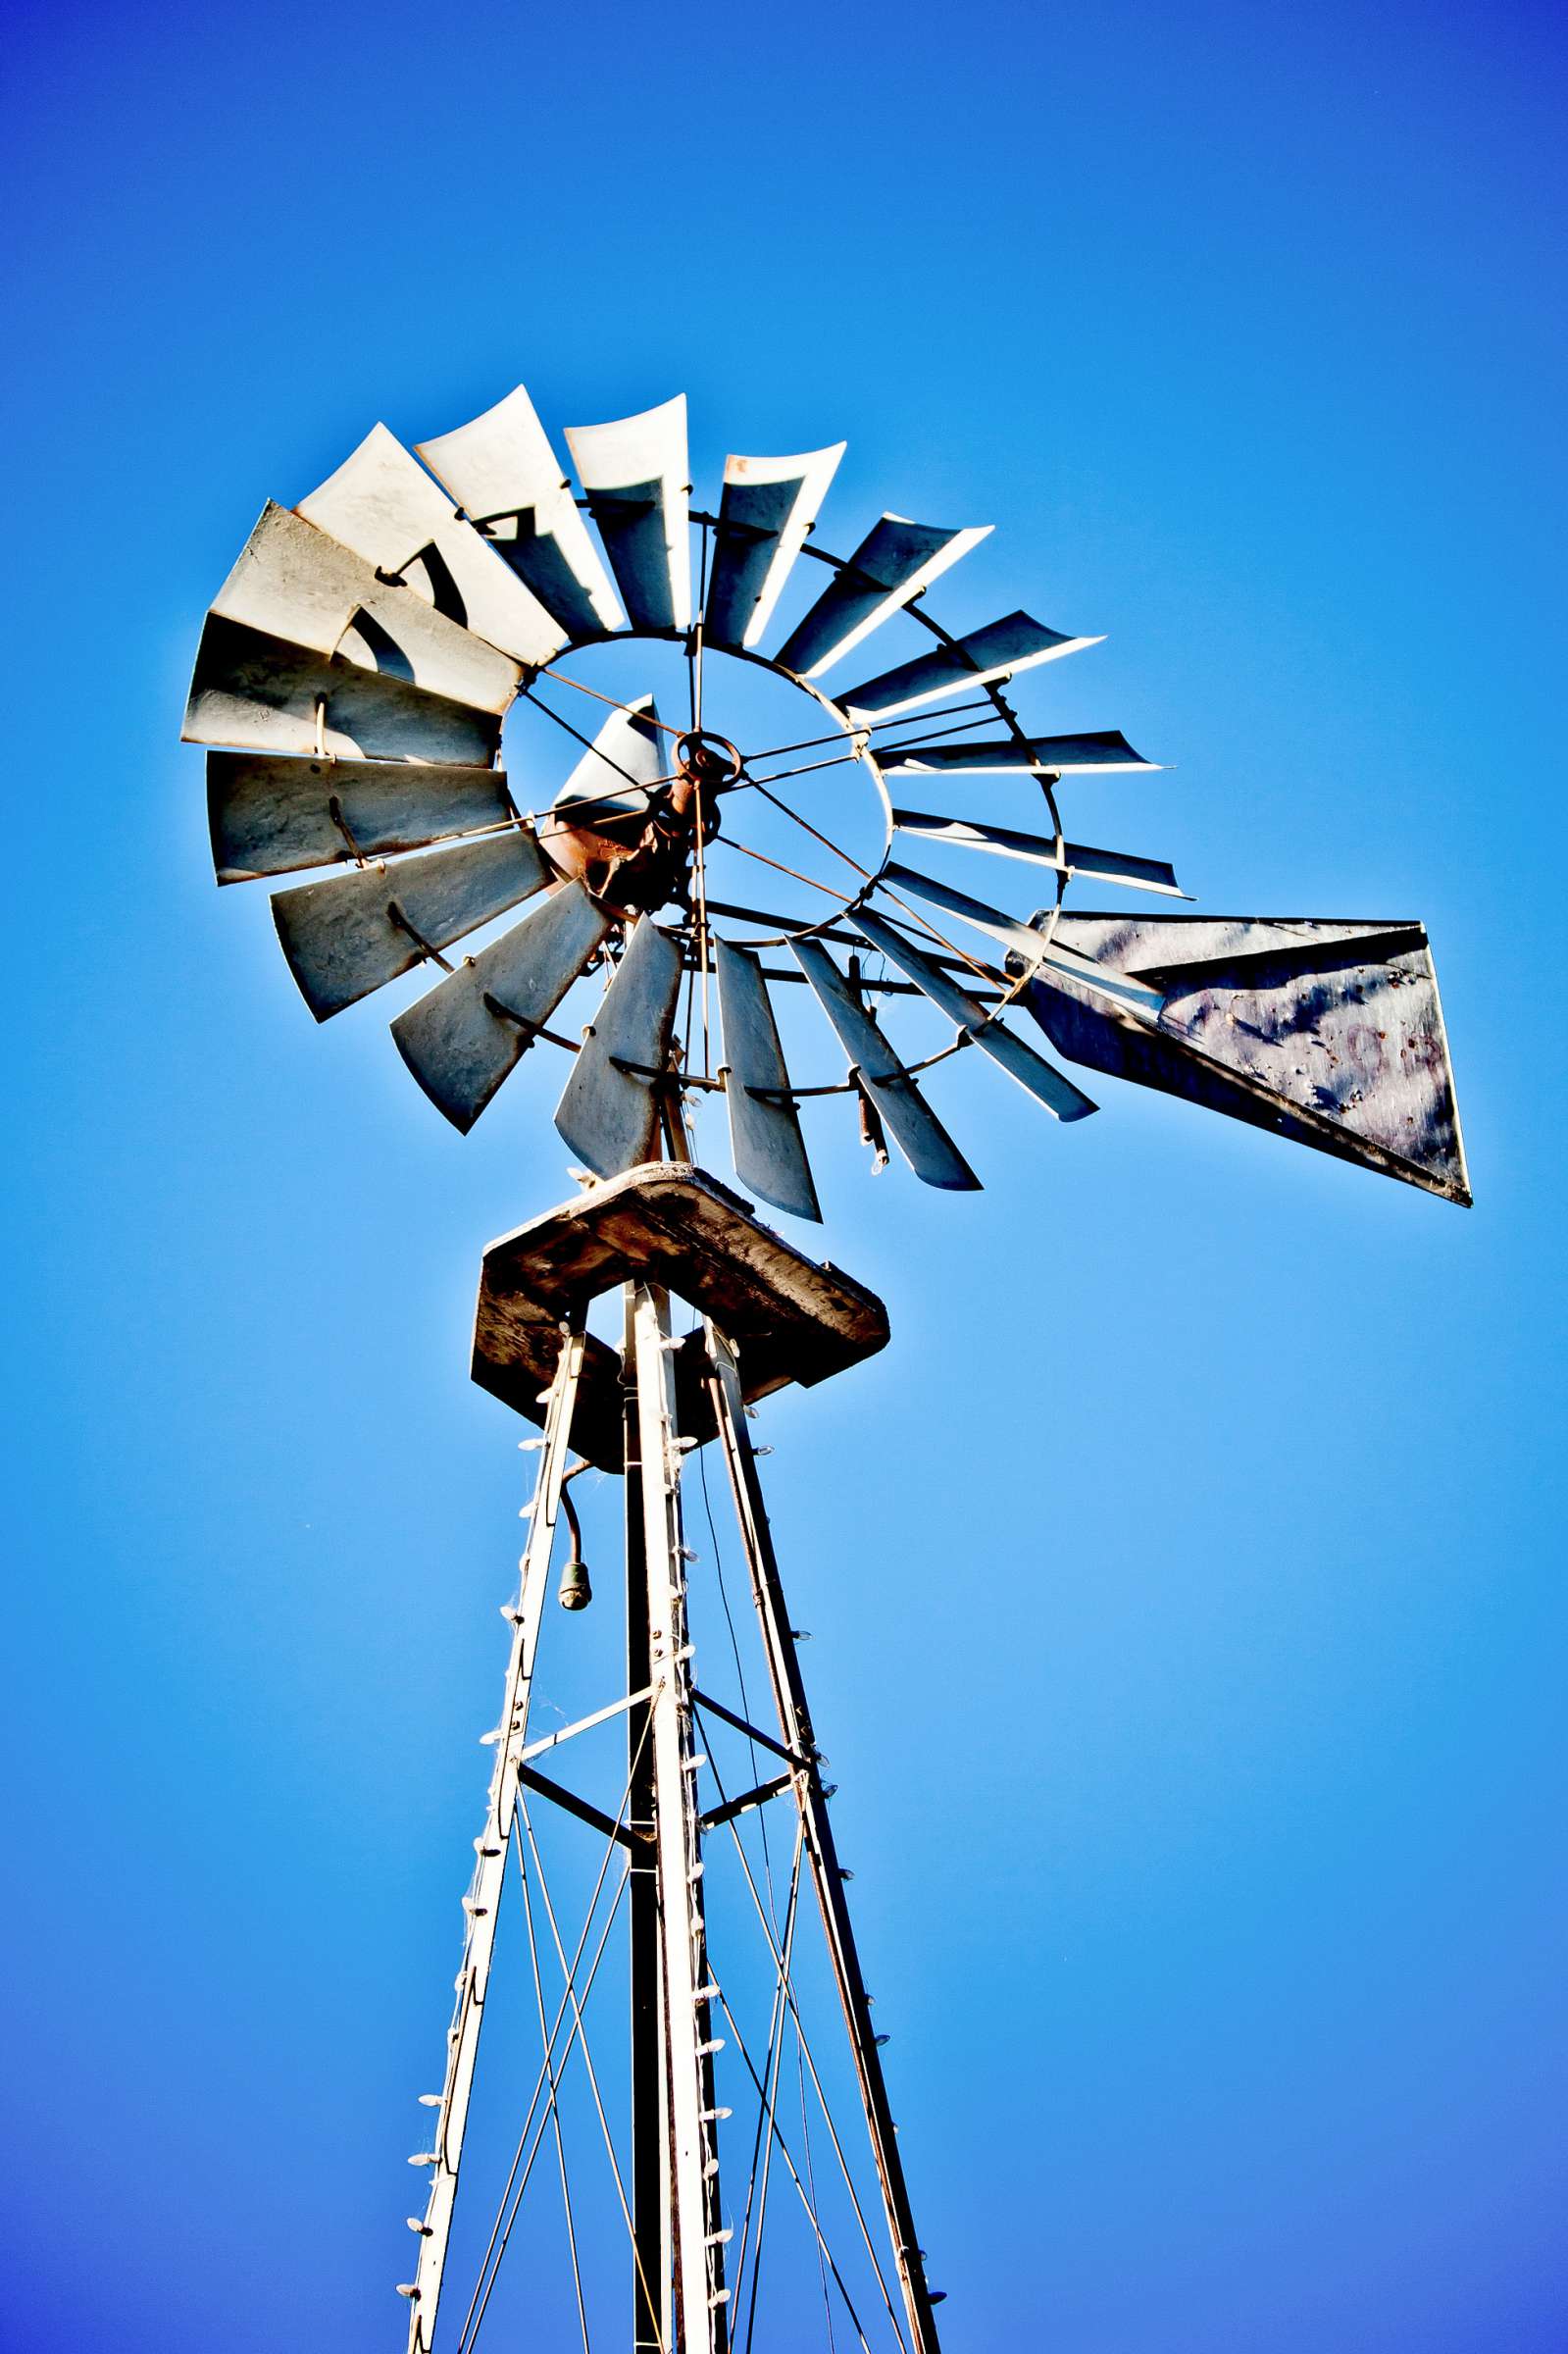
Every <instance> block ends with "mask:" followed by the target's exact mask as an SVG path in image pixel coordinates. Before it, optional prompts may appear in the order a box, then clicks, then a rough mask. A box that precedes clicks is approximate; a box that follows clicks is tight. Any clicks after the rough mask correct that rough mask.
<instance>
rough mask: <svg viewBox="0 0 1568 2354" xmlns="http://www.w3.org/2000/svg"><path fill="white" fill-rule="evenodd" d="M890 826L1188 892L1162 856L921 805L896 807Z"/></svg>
mask: <svg viewBox="0 0 1568 2354" xmlns="http://www.w3.org/2000/svg"><path fill="white" fill-rule="evenodd" d="M893 824H894V825H895V826H896V827H897V828H898V831H899V832H900V833H901V834H918V835H919V836H920V837H921V838H922V839H923V840H924V841H927V842H939V843H944V844H948V845H949V846H950V847H952V848H955V849H961V850H989V851H991V852H992V853H993V854H994V855H995V856H996V857H998V858H1022V859H1024V860H1026V861H1027V862H1028V863H1029V864H1030V865H1032V866H1050V867H1054V868H1055V869H1056V870H1057V872H1058V873H1060V874H1069V875H1084V876H1087V879H1088V880H1089V881H1090V882H1093V883H1121V884H1124V885H1125V886H1126V887H1127V889H1128V890H1130V891H1156V892H1163V893H1164V894H1165V895H1166V896H1169V897H1171V898H1177V899H1181V898H1185V897H1186V896H1187V894H1186V893H1185V892H1184V891H1183V890H1182V888H1181V886H1180V884H1179V883H1178V882H1177V880H1176V870H1175V869H1174V867H1171V866H1169V865H1167V863H1166V861H1165V860H1164V859H1163V858H1137V857H1134V856H1133V855H1132V853H1131V852H1129V851H1126V850H1094V849H1090V848H1089V846H1088V844H1087V843H1085V842H1065V841H1053V840H1052V839H1051V838H1050V837H1049V836H1046V835H1040V834H1020V833H1017V832H1015V831H1014V829H1013V828H1012V827H1011V826H983V825H980V824H979V823H977V822H975V821H972V820H971V819H969V818H961V817H936V816H934V815H930V814H928V813H927V812H926V811H925V810H923V809H895V810H894V811H893Z"/></svg>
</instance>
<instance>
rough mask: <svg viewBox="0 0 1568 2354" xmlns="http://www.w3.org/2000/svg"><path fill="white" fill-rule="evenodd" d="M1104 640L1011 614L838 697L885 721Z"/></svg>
mask: <svg viewBox="0 0 1568 2354" xmlns="http://www.w3.org/2000/svg"><path fill="white" fill-rule="evenodd" d="M1103 642H1104V640H1103V639H1101V638H1069V637H1067V636H1065V635H1064V634H1063V632H1062V631H1060V630H1048V629H1047V628H1046V627H1045V624H1044V623H1043V622H1042V621H1032V620H1031V618H1030V616H1029V615H1028V614H1027V613H1009V614H1008V615H1007V616H1006V618H1005V619H1004V620H1002V621H992V622H987V623H986V627H985V628H984V629H983V630H971V631H970V633H969V635H968V637H967V638H960V639H958V640H956V641H955V643H953V644H952V645H939V646H937V647H936V650H935V651H934V652H932V653H929V654H921V655H918V656H917V657H916V659H915V660H914V661H913V662H904V663H901V664H900V665H899V667H898V669H897V670H886V671H884V672H883V675H882V677H881V678H880V679H868V680H867V681H866V683H865V685H864V686H863V687H853V688H851V689H849V691H847V692H846V693H844V694H840V695H839V696H838V697H837V698H836V699H837V700H838V701H839V702H840V703H841V704H842V705H843V707H844V709H845V710H846V711H850V712H855V713H858V714H859V715H860V716H861V717H863V718H866V719H876V718H878V717H881V718H884V719H885V718H887V717H888V716H889V714H891V713H892V712H895V711H913V710H916V709H917V708H918V707H919V705H920V704H922V703H939V702H941V701H942V700H943V699H944V697H946V696H947V695H949V694H955V693H957V691H958V690H959V689H960V688H962V687H988V686H989V685H990V684H991V683H992V682H993V681H994V680H996V679H1010V678H1014V677H1016V675H1017V674H1018V672H1019V671H1021V670H1034V669H1035V668H1036V666H1037V664H1038V663H1041V662H1054V661H1056V660H1057V659H1058V657H1059V656H1060V655H1062V654H1076V653H1077V652H1078V651H1079V650H1080V648H1081V647H1083V646H1086V645H1100V644H1103Z"/></svg>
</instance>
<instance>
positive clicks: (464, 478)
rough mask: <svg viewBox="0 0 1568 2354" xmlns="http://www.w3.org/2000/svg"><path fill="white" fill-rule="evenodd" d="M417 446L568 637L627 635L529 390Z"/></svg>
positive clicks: (512, 394)
mask: <svg viewBox="0 0 1568 2354" xmlns="http://www.w3.org/2000/svg"><path fill="white" fill-rule="evenodd" d="M415 446H416V448H417V449H418V452H419V454H420V456H421V457H422V458H423V459H424V461H425V463H426V465H427V466H428V467H429V468H430V472H431V473H432V474H433V475H435V476H436V477H437V479H438V480H439V481H441V482H442V483H444V484H445V486H446V487H447V489H448V490H449V491H450V492H451V494H452V496H453V498H454V499H456V501H457V503H458V505H459V506H460V507H461V508H462V509H463V510H464V512H465V513H466V515H467V516H468V517H469V520H470V521H471V523H472V524H473V526H474V528H475V530H476V531H477V532H478V533H479V534H480V535H481V537H482V538H483V539H485V540H487V541H488V542H489V544H490V545H491V546H492V547H493V548H494V549H495V550H496V553H497V554H498V555H500V556H502V557H503V558H504V559H505V561H506V562H507V563H508V564H509V565H510V566H511V568H512V570H513V571H514V572H515V573H516V574H517V575H518V576H519V578H520V579H521V580H522V581H523V582H524V583H525V584H526V585H527V587H528V588H530V589H531V592H532V594H533V595H534V596H536V597H537V598H538V601H539V603H540V604H541V605H542V606H543V607H544V609H545V611H546V612H547V613H549V614H550V615H551V616H552V617H553V618H554V619H555V620H556V621H557V622H559V624H560V625H561V628H562V629H563V630H565V631H569V632H570V634H571V636H572V637H573V638H574V639H577V638H591V637H594V636H595V635H596V634H597V633H598V632H599V631H601V630H624V629H625V627H626V615H625V614H624V613H623V612H622V610H621V607H620V605H619V604H618V603H617V601H616V594H615V590H614V588H612V587H611V586H610V576H609V574H608V573H607V572H606V571H605V569H604V566H603V564H602V563H601V562H600V560H599V552H598V550H597V548H596V547H595V546H594V544H593V540H592V537H591V536H590V535H589V532H588V527H587V525H586V524H585V523H584V522H583V520H582V516H581V515H580V514H579V512H578V505H577V500H576V499H575V498H574V497H573V495H572V486H571V483H570V482H569V481H568V480H567V477H566V472H565V470H564V468H563V467H562V465H561V462H560V460H559V458H557V456H556V454H555V451H554V449H553V448H552V446H551V444H550V438H549V435H547V434H546V433H545V430H544V428H543V426H542V425H541V424H540V423H539V420H538V417H537V415H536V414H535V411H534V407H533V403H532V401H531V400H530V398H529V396H528V393H527V392H526V391H525V390H524V388H523V386H522V385H521V384H519V385H518V387H517V389H516V391H514V392H509V393H508V394H507V396H506V398H505V399H504V400H501V401H497V402H496V404H495V406H494V408H493V409H486V410H485V412H484V414H483V415H482V416H481V417H476V418H475V419H474V421H473V423H472V424H470V425H460V426H458V427H457V428H456V430H455V431H454V432H452V433H449V434H441V435H438V436H437V437H436V439H434V440H433V441H420V442H417V443H416V444H415Z"/></svg>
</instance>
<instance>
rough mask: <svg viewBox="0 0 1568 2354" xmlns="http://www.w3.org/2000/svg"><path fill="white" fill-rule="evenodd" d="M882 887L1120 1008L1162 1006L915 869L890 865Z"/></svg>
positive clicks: (1124, 979)
mask: <svg viewBox="0 0 1568 2354" xmlns="http://www.w3.org/2000/svg"><path fill="white" fill-rule="evenodd" d="M879 879H880V882H881V884H882V886H883V888H884V889H885V890H886V891H888V892H889V893H891V894H893V895H894V896H896V894H897V893H898V892H900V891H909V892H913V893H914V895H915V896H916V897H917V898H920V899H928V900H929V901H930V902H931V904H932V905H933V906H934V907H945V908H946V909H947V910H948V911H949V913H950V914H953V915H956V916H960V917H962V919H963V921H964V922H965V923H966V924H973V925H974V927H975V929H976V931H977V932H988V933H989V934H990V936H991V938H992V939H993V940H1001V941H1005V942H1006V944H1007V946H1008V947H1010V948H1011V949H1012V950H1013V952H1014V953H1015V955H1019V956H1023V957H1026V958H1027V959H1028V960H1029V962H1030V963H1031V964H1041V965H1048V966H1050V967H1051V968H1052V969H1053V970H1056V969H1060V970H1061V971H1063V972H1066V973H1070V974H1071V975H1072V976H1073V977H1074V978H1075V979H1077V980H1080V981H1081V982H1082V984H1083V986H1084V987H1085V988H1086V989H1091V990H1093V991H1095V992H1096V993H1097V995H1098V996H1100V997H1102V998H1114V999H1115V1000H1116V1002H1117V1003H1118V1004H1119V1005H1130V1006H1132V1007H1134V1008H1136V1009H1137V1010H1138V1011H1140V1012H1141V1013H1143V1014H1144V1015H1145V1016H1148V1015H1153V1014H1155V1013H1157V1012H1158V1011H1159V1009H1160V1005H1161V1003H1162V1002H1163V999H1162V998H1161V995H1160V992H1159V991H1158V990H1157V989H1154V988H1152V987H1151V986H1150V985H1149V983H1147V982H1146V981H1139V980H1138V979H1136V978H1135V977H1134V976H1133V975H1132V974H1131V973H1123V972H1119V971H1116V970H1115V969H1113V968H1112V967H1111V966H1109V965H1096V963H1095V962H1094V959H1093V958H1092V957H1089V956H1084V955H1081V954H1080V953H1079V952H1078V951H1077V950H1076V949H1075V948H1072V947H1067V946H1066V945H1064V944H1063V942H1062V941H1061V939H1060V937H1059V936H1058V937H1057V938H1055V939H1050V940H1046V941H1045V942H1044V944H1043V946H1042V945H1041V935H1040V933H1039V932H1038V931H1037V929H1036V928H1035V926H1034V925H1033V924H1024V923H1020V922H1019V921H1018V919H1017V917H1016V916H1011V915H1004V914H1003V913H1002V910H1001V909H1000V908H999V907H991V906H988V905H987V904H986V901H985V900H984V899H972V898H971V897H970V896H969V895H968V893H967V892H963V891H951V890H949V888H948V886H947V885H946V884H945V883H937V882H936V881H935V880H934V878H933V877H932V876H930V875H922V874H918V873H917V872H916V870H915V869H914V867H912V866H897V865H889V866H885V867H884V868H883V871H882V875H881V877H880V878H879Z"/></svg>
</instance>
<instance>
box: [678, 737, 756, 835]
mask: <svg viewBox="0 0 1568 2354" xmlns="http://www.w3.org/2000/svg"><path fill="white" fill-rule="evenodd" d="M675 756H676V762H677V765H678V767H679V768H680V771H681V774H682V776H683V778H688V779H689V780H690V782H691V783H692V784H693V785H695V786H699V787H700V788H702V790H703V791H705V792H714V793H723V792H724V791H725V790H726V788H727V787H729V786H731V785H735V784H738V783H739V781H740V779H741V777H742V776H744V774H745V767H746V764H745V761H744V760H743V759H742V757H741V755H740V754H739V752H737V751H736V750H735V747H734V745H733V743H732V742H730V739H729V738H728V736H715V735H714V734H713V732H712V730H711V729H709V728H693V729H692V731H691V733H690V735H688V736H683V737H682V738H681V739H680V741H679V742H678V743H677V744H676V747H675ZM703 822H704V824H705V825H707V826H708V827H709V829H710V831H711V830H712V827H713V826H714V825H716V824H717V822H718V813H717V811H715V812H714V814H713V816H712V817H711V818H710V817H709V816H708V814H707V812H706V811H705V812H704V815H703Z"/></svg>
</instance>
